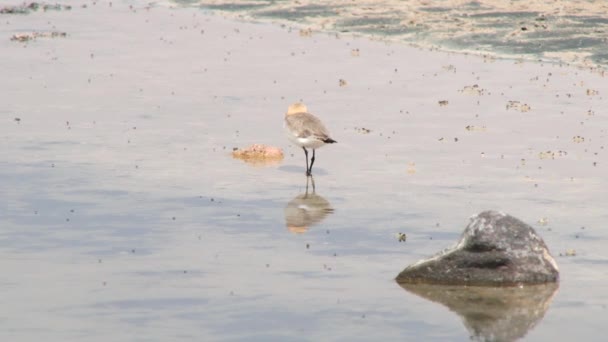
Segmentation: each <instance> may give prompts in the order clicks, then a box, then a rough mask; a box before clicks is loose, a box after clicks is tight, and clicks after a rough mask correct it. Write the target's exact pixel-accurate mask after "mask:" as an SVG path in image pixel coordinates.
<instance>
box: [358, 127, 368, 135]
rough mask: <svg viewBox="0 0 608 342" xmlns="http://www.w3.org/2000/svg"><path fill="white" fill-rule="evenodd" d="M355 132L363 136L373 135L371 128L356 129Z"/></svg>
mask: <svg viewBox="0 0 608 342" xmlns="http://www.w3.org/2000/svg"><path fill="white" fill-rule="evenodd" d="M355 131H357V132H359V133H361V134H369V133H371V131H372V130H371V129H369V128H365V127H355Z"/></svg>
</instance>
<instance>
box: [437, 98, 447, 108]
mask: <svg viewBox="0 0 608 342" xmlns="http://www.w3.org/2000/svg"><path fill="white" fill-rule="evenodd" d="M438 103H439V105H440V106H441V107H445V106H447V105H448V100H439V101H438Z"/></svg>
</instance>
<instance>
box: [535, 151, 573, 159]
mask: <svg viewBox="0 0 608 342" xmlns="http://www.w3.org/2000/svg"><path fill="white" fill-rule="evenodd" d="M567 155H568V152H566V151H562V150H559V151H544V152H539V153H538V158H540V159H555V158H556V157H557V158H561V157H565V156H567Z"/></svg>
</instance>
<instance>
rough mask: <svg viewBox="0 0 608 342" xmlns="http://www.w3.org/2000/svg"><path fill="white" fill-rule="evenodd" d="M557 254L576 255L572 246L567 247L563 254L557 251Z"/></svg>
mask: <svg viewBox="0 0 608 342" xmlns="http://www.w3.org/2000/svg"><path fill="white" fill-rule="evenodd" d="M559 256H567V257H571V256H576V250H574V249H572V248H568V249H566V252H564V254H562V253H559Z"/></svg>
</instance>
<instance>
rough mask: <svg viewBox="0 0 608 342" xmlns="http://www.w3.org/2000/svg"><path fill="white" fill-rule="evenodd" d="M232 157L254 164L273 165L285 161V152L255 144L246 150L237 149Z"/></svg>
mask: <svg viewBox="0 0 608 342" xmlns="http://www.w3.org/2000/svg"><path fill="white" fill-rule="evenodd" d="M232 157H234V158H237V159H241V160H244V161H246V162H252V163H257V162H262V163H264V162H270V163H272V162H277V161H280V160H282V159H283V150H282V149H280V148H278V147H274V146H267V145H263V144H253V145H251V146H249V147H247V148H246V149H235V150H234V151H232Z"/></svg>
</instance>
